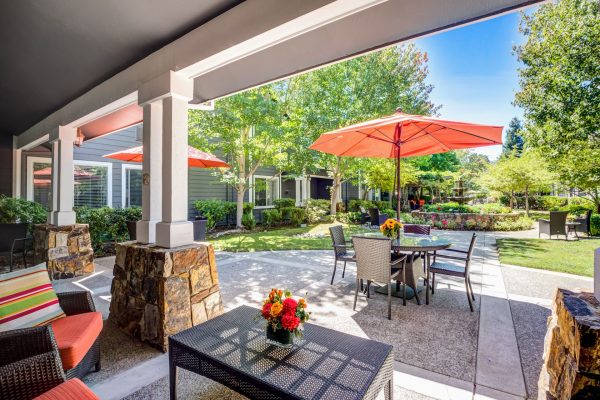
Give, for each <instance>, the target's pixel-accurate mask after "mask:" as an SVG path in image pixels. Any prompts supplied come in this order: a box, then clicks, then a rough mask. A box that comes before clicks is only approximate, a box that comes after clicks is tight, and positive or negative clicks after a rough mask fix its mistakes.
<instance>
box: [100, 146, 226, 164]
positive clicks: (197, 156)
mask: <svg viewBox="0 0 600 400" xmlns="http://www.w3.org/2000/svg"><path fill="white" fill-rule="evenodd" d="M103 157H106V158H113V159H115V160H121V161H130V162H142V161H143V146H138V147H134V148H131V149H127V150H121V151H117V152H115V153H111V154H106V155H104V156H103ZM188 165H189V166H190V167H197V168H229V164H227V163H226V162H225V161H223V160H220V159H218V158H217V157H215V156H213V155H212V154H209V153H205V152H203V151H200V150H198V149H196V148H194V147H192V146H188Z"/></svg>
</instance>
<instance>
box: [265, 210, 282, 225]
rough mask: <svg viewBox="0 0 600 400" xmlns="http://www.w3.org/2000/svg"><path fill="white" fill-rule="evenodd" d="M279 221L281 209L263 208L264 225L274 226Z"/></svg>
mask: <svg viewBox="0 0 600 400" xmlns="http://www.w3.org/2000/svg"><path fill="white" fill-rule="evenodd" d="M280 222H281V211H279V210H277V209H275V210H265V211H263V223H264V225H265V226H268V227H271V226H275V225H277V224H278V223H280Z"/></svg>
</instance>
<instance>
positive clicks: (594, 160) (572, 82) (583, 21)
mask: <svg viewBox="0 0 600 400" xmlns="http://www.w3.org/2000/svg"><path fill="white" fill-rule="evenodd" d="M520 30H521V32H522V33H523V34H524V36H525V39H526V41H525V43H524V44H523V45H521V46H518V47H516V48H515V51H516V54H517V55H518V57H519V60H520V61H521V62H522V63H523V68H521V69H520V70H519V74H520V86H521V89H520V91H519V92H518V93H517V94H516V97H515V104H516V105H518V106H521V107H522V108H523V109H524V111H525V119H526V125H527V129H526V131H525V138H526V140H527V144H528V146H531V147H534V148H537V149H539V150H540V152H541V154H543V156H544V158H546V159H547V160H548V162H549V166H550V168H551V169H552V170H553V171H555V172H556V173H557V174H558V175H559V178H560V180H561V181H563V182H564V183H567V184H569V185H571V186H572V187H577V188H579V189H581V190H584V191H587V192H588V193H590V194H591V195H592V198H593V200H594V202H595V203H596V206H597V208H598V211H599V212H600V198H599V197H598V192H599V190H600V189H599V188H600V163H599V162H598V160H599V159H600V101H598V99H599V98H600V11H599V9H598V2H597V1H596V0H561V1H557V2H551V3H547V4H544V5H542V6H541V7H540V8H539V9H538V10H537V11H536V12H535V13H533V14H532V15H527V14H523V15H522V21H521V25H520Z"/></svg>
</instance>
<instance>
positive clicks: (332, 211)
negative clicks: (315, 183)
mask: <svg viewBox="0 0 600 400" xmlns="http://www.w3.org/2000/svg"><path fill="white" fill-rule="evenodd" d="M340 185H341V179H340V177H339V175H338V174H337V173H336V174H334V175H333V186H331V205H330V208H329V212H330V214H331V215H335V214H336V212H337V198H338V193H339V190H340Z"/></svg>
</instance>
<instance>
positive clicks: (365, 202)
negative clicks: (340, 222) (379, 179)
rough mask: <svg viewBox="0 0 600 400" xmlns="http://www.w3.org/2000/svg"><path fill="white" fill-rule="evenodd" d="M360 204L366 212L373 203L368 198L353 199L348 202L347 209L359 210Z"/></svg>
mask: <svg viewBox="0 0 600 400" xmlns="http://www.w3.org/2000/svg"><path fill="white" fill-rule="evenodd" d="M361 206H362V207H363V208H364V209H365V211H367V212H368V211H369V208H373V207H374V206H375V205H374V204H373V202H372V201H369V200H359V199H353V200H350V201H349V202H348V211H354V212H360V207H361Z"/></svg>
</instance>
